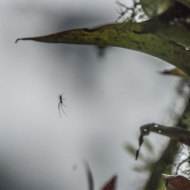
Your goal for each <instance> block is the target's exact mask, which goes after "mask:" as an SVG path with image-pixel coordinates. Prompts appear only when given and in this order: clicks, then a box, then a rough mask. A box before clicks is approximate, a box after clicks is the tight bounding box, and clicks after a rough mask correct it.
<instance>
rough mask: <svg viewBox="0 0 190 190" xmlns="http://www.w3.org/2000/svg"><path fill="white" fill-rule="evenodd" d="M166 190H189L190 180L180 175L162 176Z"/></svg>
mask: <svg viewBox="0 0 190 190" xmlns="http://www.w3.org/2000/svg"><path fill="white" fill-rule="evenodd" d="M162 177H163V180H164V184H165V186H166V189H167V190H190V180H189V179H187V178H186V177H184V176H181V175H176V176H172V175H165V174H162Z"/></svg>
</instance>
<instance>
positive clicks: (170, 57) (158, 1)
mask: <svg viewBox="0 0 190 190" xmlns="http://www.w3.org/2000/svg"><path fill="white" fill-rule="evenodd" d="M119 5H120V6H121V9H120V16H119V18H118V19H119V20H120V19H121V18H122V17H123V16H125V15H126V14H128V13H129V11H131V13H130V14H129V15H130V16H129V17H130V18H129V17H127V18H126V19H124V22H121V23H119V22H115V23H112V24H106V25H103V26H99V27H95V28H82V29H73V30H68V31H63V32H59V33H55V34H50V35H46V36H40V37H28V38H19V39H17V40H16V42H17V41H19V40H34V41H39V42H47V43H69V44H88V45H97V46H101V47H105V46H115V47H122V48H127V49H132V50H135V51H140V52H143V53H146V54H149V55H152V56H155V57H157V58H160V59H162V60H165V61H167V62H169V63H171V64H173V65H174V66H176V67H177V68H176V69H173V70H170V71H164V72H163V74H169V75H177V76H179V77H182V78H184V80H185V81H186V82H188V83H189V75H190V64H189V60H190V52H189V49H190V9H189V8H190V0H140V1H134V7H133V8H129V7H126V6H125V5H123V4H122V3H119ZM123 9H124V10H123ZM139 13H140V14H139ZM139 15H140V16H139ZM189 115H190V105H189V103H188V104H187V108H186V109H185V111H184V113H183V114H182V116H181V117H180V118H179V121H178V122H177V123H176V125H175V127H170V128H168V127H167V126H161V125H159V124H148V125H145V126H143V127H142V128H141V136H140V138H139V145H140V146H141V145H142V143H143V137H144V136H145V135H148V134H149V133H150V132H156V133H159V134H161V135H166V136H168V137H169V138H171V140H170V142H169V144H168V146H167V147H166V149H165V150H164V151H163V153H162V155H161V157H160V158H159V159H158V160H157V161H156V162H155V163H152V170H151V175H150V178H149V180H148V181H147V183H146V184H145V186H144V189H146V190H150V189H151V190H156V189H157V188H158V187H161V186H160V182H161V180H160V176H161V174H162V173H166V172H169V173H170V172H171V169H172V167H171V165H172V163H174V160H175V155H176V153H177V152H178V150H179V147H180V144H179V142H182V143H185V144H187V145H190V139H189V133H190V132H189V127H190V120H189V118H190V116H189ZM128 149H130V151H131V152H134V151H133V148H132V147H128ZM138 153H139V151H138V152H137V157H138ZM88 171H90V170H88ZM88 176H89V181H90V180H92V178H90V173H89V172H88Z"/></svg>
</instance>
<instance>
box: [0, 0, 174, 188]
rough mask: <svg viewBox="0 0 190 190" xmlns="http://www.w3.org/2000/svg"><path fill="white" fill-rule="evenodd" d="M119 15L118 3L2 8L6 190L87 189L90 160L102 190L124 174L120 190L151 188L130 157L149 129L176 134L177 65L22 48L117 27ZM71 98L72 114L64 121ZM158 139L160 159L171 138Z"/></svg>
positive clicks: (13, 2) (48, 0)
mask: <svg viewBox="0 0 190 190" xmlns="http://www.w3.org/2000/svg"><path fill="white" fill-rule="evenodd" d="M123 2H124V3H125V1H123ZM115 8H118V6H117V4H116V3H115V1H114V0H112V1H110V0H109V1H108V0H104V1H102V0H96V1H94V0H93V1H92V0H75V1H70V0H41V1H37V0H35V1H34V0H28V1H22V0H8V1H5V0H4V1H1V2H0V23H1V25H0V27H1V28H0V29H1V30H0V31H1V33H0V52H1V53H0V87H1V91H0V109H1V114H0V121H1V124H0V168H1V169H0V172H1V174H0V187H1V190H6V189H9V190H15V189H19V190H25V189H28V190H30V189H31V190H32V189H35V190H36V189H46V190H51V189H54V190H60V189H67V190H76V189H87V182H86V173H85V171H84V166H83V161H84V159H86V160H87V161H88V163H89V165H90V167H91V170H92V173H93V175H94V180H95V185H96V189H99V188H100V186H102V185H103V184H104V183H105V182H106V181H107V180H108V179H110V178H111V177H112V176H113V175H114V174H117V175H118V190H123V189H128V190H134V189H137V187H139V186H140V185H142V184H143V182H144V179H145V176H144V174H139V173H138V172H135V171H133V167H134V166H137V165H138V164H140V161H134V157H132V156H131V155H129V154H128V153H127V152H126V151H125V150H124V148H123V147H124V145H125V144H126V143H131V144H133V145H134V146H135V147H136V148H138V135H139V127H140V126H141V125H144V124H147V123H150V122H155V123H161V124H165V125H167V124H168V125H170V124H171V122H170V120H169V119H168V118H169V117H170V115H169V114H168V113H167V111H168V109H172V108H173V107H172V104H173V103H175V102H176V100H174V99H173V100H171V98H175V97H176V96H177V95H174V93H175V89H174V88H175V85H176V81H177V79H176V78H175V77H164V76H161V75H160V74H159V73H158V71H162V70H165V69H168V68H171V65H169V64H167V63H165V62H163V61H161V60H159V59H156V58H153V57H151V56H148V55H145V54H142V53H137V52H134V51H130V50H125V49H121V48H108V49H107V50H106V51H105V56H104V57H102V58H101V57H97V49H96V48H95V47H93V46H77V45H62V44H46V43H37V42H31V41H23V42H22V41H20V42H18V44H15V43H14V42H15V40H16V39H17V38H20V37H28V36H38V35H45V34H49V33H52V32H56V31H60V30H64V29H70V28H75V27H92V26H96V25H100V24H103V23H109V22H110V23H111V22H113V21H115V20H116V18H117V16H118V15H117V12H116V11H115ZM62 92H65V93H64V94H63V97H65V98H66V100H65V101H64V103H65V105H66V106H68V108H64V111H65V112H66V114H67V116H65V115H64V114H62V118H60V116H59V112H58V108H57V104H58V97H57V95H58V94H61V93H62ZM151 136H152V138H151V137H148V138H149V139H152V140H151V142H152V143H153V145H156V144H160V147H159V146H158V147H157V149H160V148H161V147H163V145H164V142H165V140H166V138H164V137H161V136H158V135H151ZM160 142H162V143H160ZM141 151H142V152H141V153H140V154H143V147H142V149H141ZM152 156H153V155H150V154H147V161H149V160H151V159H152ZM75 165H77V168H76V169H75V170H74V169H73V166H75ZM137 177H138V182H139V183H138V184H137V183H136V178H137Z"/></svg>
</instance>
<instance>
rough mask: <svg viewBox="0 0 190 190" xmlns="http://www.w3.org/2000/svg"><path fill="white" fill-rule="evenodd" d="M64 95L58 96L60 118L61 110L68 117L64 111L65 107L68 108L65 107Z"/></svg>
mask: <svg viewBox="0 0 190 190" xmlns="http://www.w3.org/2000/svg"><path fill="white" fill-rule="evenodd" d="M63 93H64V92H63ZM63 93H62V94H63ZM62 94H61V95H59V94H58V98H59V103H58V109H59V115H60V117H61V111H60V110H62V112H63V113H64V114H65V115H66V113H65V112H64V111H63V106H64V107H66V108H67V106H65V105H64V104H63V100H65V98H63V96H62Z"/></svg>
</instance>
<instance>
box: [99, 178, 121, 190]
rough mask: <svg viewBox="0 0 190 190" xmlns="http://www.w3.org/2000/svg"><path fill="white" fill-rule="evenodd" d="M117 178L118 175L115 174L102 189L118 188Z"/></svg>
mask: <svg viewBox="0 0 190 190" xmlns="http://www.w3.org/2000/svg"><path fill="white" fill-rule="evenodd" d="M116 180H117V176H113V177H112V179H111V180H110V181H109V182H108V183H106V185H105V186H103V188H102V189H101V190H116Z"/></svg>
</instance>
